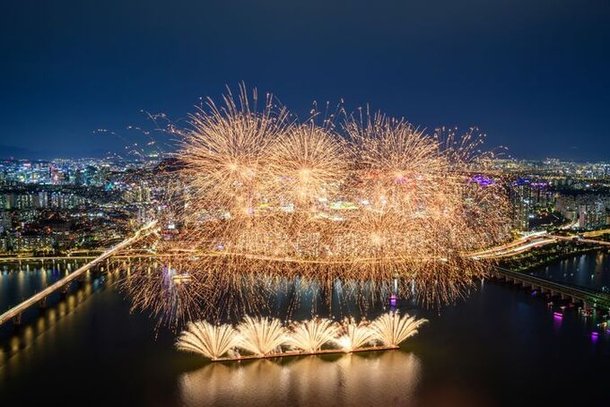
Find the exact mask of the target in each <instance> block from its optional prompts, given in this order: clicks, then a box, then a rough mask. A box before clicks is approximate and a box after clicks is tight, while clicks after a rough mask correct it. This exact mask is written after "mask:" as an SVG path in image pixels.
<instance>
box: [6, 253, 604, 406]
mask: <svg viewBox="0 0 610 407" xmlns="http://www.w3.org/2000/svg"><path fill="white" fill-rule="evenodd" d="M568 264H569V267H568V274H570V270H572V271H574V269H573V267H574V266H572V263H568ZM575 264H576V267H577V268H579V267H582V266H580V264H581V263H580V262H579V261H577V262H576V263H575ZM587 267H589V266H587ZM579 270H580V269H579ZM10 273H17V272H14V271H11V272H10ZM10 273H9V274H10ZM30 273H31V275H28V274H24V275H22V277H20V278H21V279H22V281H28V279H33V280H34V281H38V280H37V279H38V278H41V279H42V277H41V276H40V275H37V273H39V271H30ZM574 273H575V274H577V272H576V271H575V272H574ZM600 273H603V274H607V273H606V272H604V271H601V272H600ZM589 274H590V273H589ZM16 276H17V280H10V279H8V278H7V275H6V274H5V275H3V276H2V277H1V278H0V293H1V294H2V295H3V296H5V295H6V292H7V291H6V290H7V288H6V286H7V285H8V284H14V283H8V281H19V277H18V275H17V274H16ZM111 277H112V276H108V277H107V279H111ZM11 278H14V277H11ZM589 278H590V277H589ZM604 278H607V276H606V277H603V276H602V277H600V280H602V281H603V279H604ZM593 280H595V277H594V278H593ZM108 284H109V282H108V281H104V279H101V278H99V277H95V276H93V277H92V278H91V279H90V281H89V282H88V283H85V284H83V285H82V286H81V287H80V288H79V289H78V290H76V291H75V292H73V293H71V294H69V295H68V296H67V297H66V298H64V299H62V300H61V302H59V304H58V305H55V306H52V307H51V308H49V309H47V310H46V311H45V312H44V313H43V314H42V315H41V316H38V314H37V313H38V311H37V310H34V311H33V312H32V314H33V316H32V317H31V318H30V323H28V324H26V325H25V326H23V327H22V328H21V330H19V331H18V332H16V333H13V332H12V328H11V327H10V326H8V327H4V328H3V329H2V330H1V331H0V349H1V352H0V405H1V406H30V405H31V406H43V405H48V406H54V405H61V406H69V405H70V406H71V405H79V406H81V405H82V406H89V405H112V406H115V405H130V406H140V405H143V406H202V405H218V406H233V405H247V406H275V405H291V406H310V405H312V406H316V405H321V406H334V405H336V406H360V405H362V406H377V405H379V406H393V405H399V406H403V405H417V406H516V405H578V406H607V405H610V396H609V394H610V392H609V391H608V389H609V387H608V386H609V383H610V333H607V332H605V331H604V330H603V329H600V328H598V327H597V323H598V322H600V321H601V316H597V317H594V318H588V319H585V318H584V317H582V316H580V315H578V313H577V312H576V311H565V313H564V314H563V316H562V317H561V318H558V317H557V316H556V315H554V312H556V311H558V309H553V308H549V307H548V306H547V302H546V301H545V300H543V299H541V298H538V297H536V296H532V295H531V293H530V292H528V291H522V290H521V289H518V288H515V287H513V286H510V285H503V284H498V283H492V282H485V283H484V285H483V286H482V287H481V288H480V290H476V292H473V293H472V295H471V296H470V298H469V299H468V300H466V301H463V302H461V303H459V304H458V305H456V306H452V307H448V308H446V309H444V310H443V311H442V312H441V314H440V315H438V314H437V313H430V312H423V311H418V312H417V313H418V315H419V316H424V317H426V318H428V319H430V323H429V324H428V325H426V326H424V327H423V328H422V330H421V332H420V334H419V335H418V336H416V337H414V338H411V339H409V340H407V342H406V343H404V344H403V347H402V349H401V350H399V351H388V352H378V353H368V354H353V355H345V356H337V355H335V356H331V355H328V356H324V357H301V358H286V359H283V360H280V361H274V360H259V361H252V362H241V363H224V364H220V363H218V364H213V363H209V362H206V361H205V360H203V359H201V358H199V357H197V356H194V355H189V354H184V353H179V352H177V351H175V350H174V348H173V342H174V340H175V335H174V334H173V333H171V332H168V331H165V330H161V331H160V332H159V333H158V335H156V336H155V332H154V322H153V321H152V320H150V319H149V318H148V317H147V316H145V315H142V314H130V312H129V301H128V300H126V299H124V298H123V296H122V295H121V294H120V293H117V292H116V291H115V290H114V289H109V288H106V289H104V286H106V285H108ZM25 286H27V284H25V283H22V292H20V294H22V295H26V294H27V293H26V291H27V290H28V288H23V287H25ZM5 298H7V297H5ZM1 301H3V299H0V303H2V302H1ZM9 328H10V329H9ZM592 332H596V334H593V335H592Z"/></svg>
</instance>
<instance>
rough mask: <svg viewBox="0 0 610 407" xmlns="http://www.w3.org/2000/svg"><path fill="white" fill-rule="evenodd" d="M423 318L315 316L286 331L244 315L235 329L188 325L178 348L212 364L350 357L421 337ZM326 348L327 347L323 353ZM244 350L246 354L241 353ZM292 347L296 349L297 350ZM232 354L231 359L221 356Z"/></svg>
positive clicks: (392, 314)
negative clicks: (340, 320)
mask: <svg viewBox="0 0 610 407" xmlns="http://www.w3.org/2000/svg"><path fill="white" fill-rule="evenodd" d="M424 322H427V321H426V320H424V319H420V320H417V319H415V317H410V316H409V315H404V316H403V317H402V318H401V317H400V316H399V315H398V314H397V313H395V312H390V313H387V314H384V315H382V316H380V317H379V318H378V319H377V320H375V322H373V323H372V324H371V323H369V322H367V321H361V322H359V323H358V322H356V321H355V320H354V319H346V320H345V321H344V322H343V323H342V324H337V323H336V322H334V321H331V320H328V319H324V318H316V319H311V320H309V321H303V322H297V323H296V324H295V325H293V326H292V327H291V328H285V327H284V326H282V323H281V321H280V320H278V319H272V318H253V317H251V316H245V317H244V320H243V322H241V323H240V324H239V325H238V326H237V329H233V328H232V327H231V326H230V325H219V326H214V325H212V324H210V323H208V322H205V321H202V322H196V323H190V324H188V326H187V330H186V331H184V332H183V333H182V334H181V335H180V336H179V338H178V341H177V342H176V347H177V348H178V349H179V350H183V351H187V352H193V353H197V354H200V355H203V356H204V357H206V358H209V359H212V360H239V359H256V358H265V357H280V356H297V355H312V354H320V353H337V352H343V353H349V352H355V351H361V350H364V351H369V350H370V351H373V350H389V349H397V348H398V346H399V345H400V344H401V343H402V342H404V341H405V340H406V339H407V338H409V337H411V336H413V335H415V334H416V333H417V327H419V326H421V325H422V324H423V323H424ZM324 345H327V346H328V349H322V347H323V346H324ZM239 349H241V350H243V351H245V352H246V354H247V355H245V356H242V355H240V354H239V353H238V350H239ZM293 349H297V351H294V350H293ZM225 354H229V357H223V356H224V355H225Z"/></svg>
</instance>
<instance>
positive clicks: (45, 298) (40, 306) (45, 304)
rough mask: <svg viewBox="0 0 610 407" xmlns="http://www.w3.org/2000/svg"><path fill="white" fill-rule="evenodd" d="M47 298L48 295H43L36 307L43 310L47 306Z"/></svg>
mask: <svg viewBox="0 0 610 407" xmlns="http://www.w3.org/2000/svg"><path fill="white" fill-rule="evenodd" d="M47 298H48V297H44V298H43V299H42V300H40V301H38V308H39V309H41V310H44V309H46V308H47Z"/></svg>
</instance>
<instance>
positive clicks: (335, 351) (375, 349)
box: [211, 346, 400, 362]
mask: <svg viewBox="0 0 610 407" xmlns="http://www.w3.org/2000/svg"><path fill="white" fill-rule="evenodd" d="M397 349H400V346H369V347H366V348H358V349H354V350H351V351H345V350H343V349H321V350H319V351H316V352H303V351H298V350H291V351H286V352H281V353H270V354H268V355H245V356H238V357H223V358H216V359H211V361H212V362H239V361H242V360H254V359H275V358H286V357H295V356H311V355H333V354H344V355H346V354H348V353H356V352H380V351H386V350H397Z"/></svg>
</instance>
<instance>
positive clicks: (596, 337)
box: [591, 331, 599, 342]
mask: <svg viewBox="0 0 610 407" xmlns="http://www.w3.org/2000/svg"><path fill="white" fill-rule="evenodd" d="M598 338H599V333H597V331H593V332H591V341H592V342H597V339H598Z"/></svg>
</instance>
